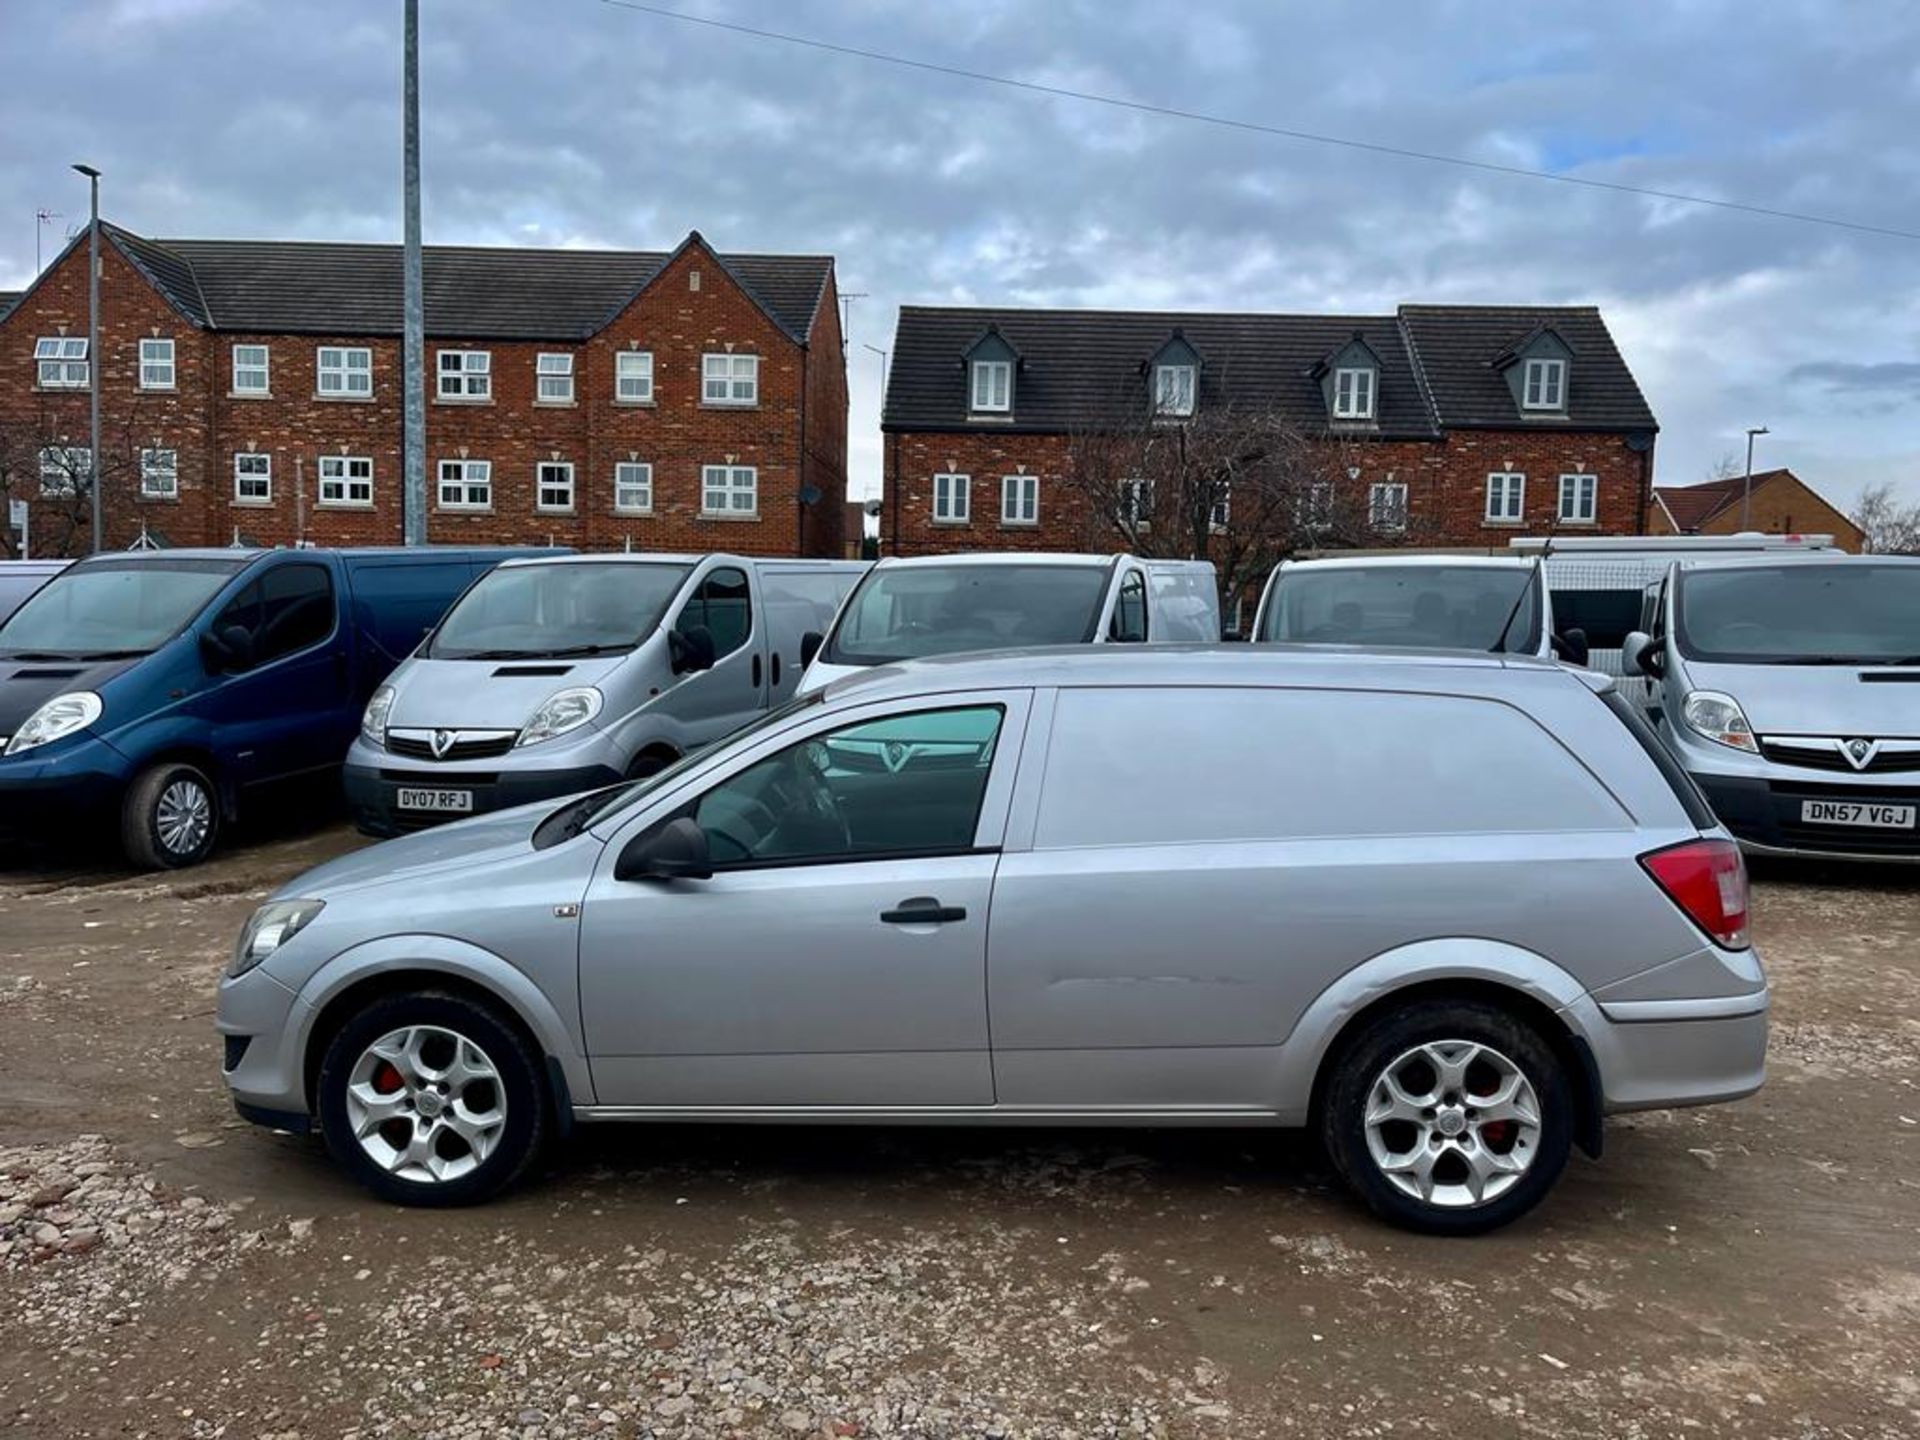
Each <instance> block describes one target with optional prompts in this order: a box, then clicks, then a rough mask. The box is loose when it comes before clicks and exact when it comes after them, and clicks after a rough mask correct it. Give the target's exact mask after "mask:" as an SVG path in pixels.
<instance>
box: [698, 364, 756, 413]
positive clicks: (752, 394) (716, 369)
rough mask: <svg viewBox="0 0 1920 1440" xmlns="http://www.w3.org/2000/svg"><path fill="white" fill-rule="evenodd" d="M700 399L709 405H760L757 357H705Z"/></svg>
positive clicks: (702, 366) (701, 373)
mask: <svg viewBox="0 0 1920 1440" xmlns="http://www.w3.org/2000/svg"><path fill="white" fill-rule="evenodd" d="M700 398H701V400H702V401H704V402H705V403H706V404H708V405H758V404H759V403H760V357H759V356H758V355H702V356H701V357H700Z"/></svg>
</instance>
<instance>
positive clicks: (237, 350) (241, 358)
mask: <svg viewBox="0 0 1920 1440" xmlns="http://www.w3.org/2000/svg"><path fill="white" fill-rule="evenodd" d="M271 380H272V376H271V374H270V373H269V366H268V356H267V347H266V346H264V345H236V346H234V347H233V393H234V394H236V395H265V394H266V393H267V391H268V389H269V388H270V382H271Z"/></svg>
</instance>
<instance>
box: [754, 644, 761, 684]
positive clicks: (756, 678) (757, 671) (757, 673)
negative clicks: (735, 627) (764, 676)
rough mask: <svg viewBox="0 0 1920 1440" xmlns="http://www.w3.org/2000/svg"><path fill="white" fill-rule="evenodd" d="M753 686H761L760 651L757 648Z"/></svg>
mask: <svg viewBox="0 0 1920 1440" xmlns="http://www.w3.org/2000/svg"><path fill="white" fill-rule="evenodd" d="M753 688H754V689H756V690H758V689H759V688H760V652H759V651H757V650H756V651H755V652H754V655H753Z"/></svg>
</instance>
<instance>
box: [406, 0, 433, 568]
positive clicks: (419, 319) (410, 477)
mask: <svg viewBox="0 0 1920 1440" xmlns="http://www.w3.org/2000/svg"><path fill="white" fill-rule="evenodd" d="M403 48H404V50H405V52H406V53H405V56H404V59H403V63H402V67H401V68H402V71H403V72H404V73H403V78H402V82H401V89H402V96H401V109H402V111H403V112H404V113H403V115H402V117H401V122H400V132H401V133H400V140H401V149H402V151H403V152H404V154H403V156H402V158H401V167H400V168H401V172H402V175H401V204H402V208H403V210H404V211H405V236H404V241H403V244H402V246H401V271H402V288H403V292H404V293H403V295H402V300H401V342H400V353H401V364H400V394H401V412H402V417H403V418H402V420H401V444H400V457H401V463H400V474H401V482H400V516H401V519H400V535H401V543H402V544H405V545H424V544H426V543H427V381H426V353H427V345H426V323H425V309H424V306H425V300H424V294H425V291H424V289H423V286H422V284H421V273H420V264H421V260H420V0H407V5H406V19H405V37H404V43H403Z"/></svg>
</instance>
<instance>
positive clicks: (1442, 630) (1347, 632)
mask: <svg viewBox="0 0 1920 1440" xmlns="http://www.w3.org/2000/svg"><path fill="white" fill-rule="evenodd" d="M1530 586H1531V587H1533V593H1530V594H1528V593H1527V592H1528V589H1529V587H1530ZM1523 594H1525V595H1526V599H1525V600H1524V601H1522V599H1521V597H1522V595H1523ZM1516 606H1517V610H1516ZM1509 618H1511V620H1512V622H1513V623H1512V625H1511V627H1508V623H1507V622H1508V620H1509ZM1503 630H1505V641H1504V643H1502V640H1501V633H1502V631H1503ZM1260 638H1261V639H1262V640H1291V641H1306V642H1310V643H1315V644H1329V645H1411V646H1416V647H1418V648H1421V649H1429V650H1492V649H1493V648H1494V647H1495V646H1496V645H1498V646H1499V647H1500V648H1501V649H1503V650H1506V651H1510V652H1512V653H1515V654H1531V653H1533V652H1535V651H1537V650H1538V649H1539V647H1540V601H1539V598H1538V582H1537V580H1536V577H1535V574H1534V567H1532V566H1530V565H1510V566H1509V565H1500V566H1493V565H1380V566H1348V565H1341V566H1338V567H1335V566H1326V567H1324V568H1316V567H1315V566H1313V565H1297V566H1293V567H1290V568H1289V569H1287V570H1284V571H1282V572H1281V575H1280V579H1279V581H1278V582H1277V584H1276V585H1275V587H1274V602H1273V604H1272V605H1270V606H1269V607H1268V609H1267V617H1266V623H1265V625H1264V626H1263V627H1262V630H1261V635H1260Z"/></svg>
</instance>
